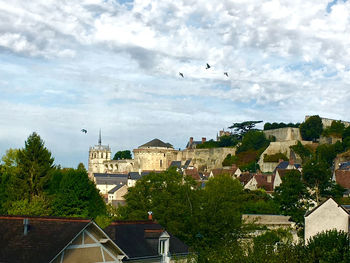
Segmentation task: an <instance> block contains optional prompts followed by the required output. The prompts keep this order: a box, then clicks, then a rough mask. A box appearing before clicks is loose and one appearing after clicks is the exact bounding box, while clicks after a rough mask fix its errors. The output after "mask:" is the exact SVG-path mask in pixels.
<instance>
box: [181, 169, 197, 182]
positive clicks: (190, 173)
mask: <svg viewBox="0 0 350 263" xmlns="http://www.w3.org/2000/svg"><path fill="white" fill-rule="evenodd" d="M184 174H185V175H188V176H191V177H192V178H193V179H194V180H200V179H201V177H200V176H199V173H198V170H197V168H192V169H185V171H184Z"/></svg>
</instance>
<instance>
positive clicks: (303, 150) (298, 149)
mask: <svg viewBox="0 0 350 263" xmlns="http://www.w3.org/2000/svg"><path fill="white" fill-rule="evenodd" d="M290 149H291V150H293V151H294V152H295V153H296V154H298V155H299V156H300V158H301V159H302V162H303V163H306V162H307V161H308V160H310V159H311V158H312V157H313V152H312V151H311V150H310V148H308V147H307V146H304V145H302V144H301V142H300V141H298V142H297V144H296V145H292V146H290Z"/></svg>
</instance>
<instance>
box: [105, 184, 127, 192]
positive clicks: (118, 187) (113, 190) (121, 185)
mask: <svg viewBox="0 0 350 263" xmlns="http://www.w3.org/2000/svg"><path fill="white" fill-rule="evenodd" d="M124 185H125V183H121V184H118V185H116V186H115V187H113V188H112V189H111V190H109V191H108V193H109V194H114V193H115V192H116V191H118V190H119V189H120V188H122V187H123V186H124Z"/></svg>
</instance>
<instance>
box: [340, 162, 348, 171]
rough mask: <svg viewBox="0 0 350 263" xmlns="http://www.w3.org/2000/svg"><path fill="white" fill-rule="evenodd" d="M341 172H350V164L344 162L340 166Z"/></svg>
mask: <svg viewBox="0 0 350 263" xmlns="http://www.w3.org/2000/svg"><path fill="white" fill-rule="evenodd" d="M339 170H350V162H343V163H341V164H340V165H339Z"/></svg>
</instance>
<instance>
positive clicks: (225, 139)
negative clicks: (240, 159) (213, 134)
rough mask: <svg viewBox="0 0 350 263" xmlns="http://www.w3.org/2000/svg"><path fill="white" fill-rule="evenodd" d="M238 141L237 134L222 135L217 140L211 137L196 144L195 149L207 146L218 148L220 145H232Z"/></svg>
mask: <svg viewBox="0 0 350 263" xmlns="http://www.w3.org/2000/svg"><path fill="white" fill-rule="evenodd" d="M237 143H238V139H237V136H235V135H230V136H229V135H224V136H221V137H220V138H219V141H214V140H213V139H211V140H209V141H206V142H204V143H201V144H198V145H197V146H196V148H197V149H208V148H220V147H234V146H236V145H237Z"/></svg>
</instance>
